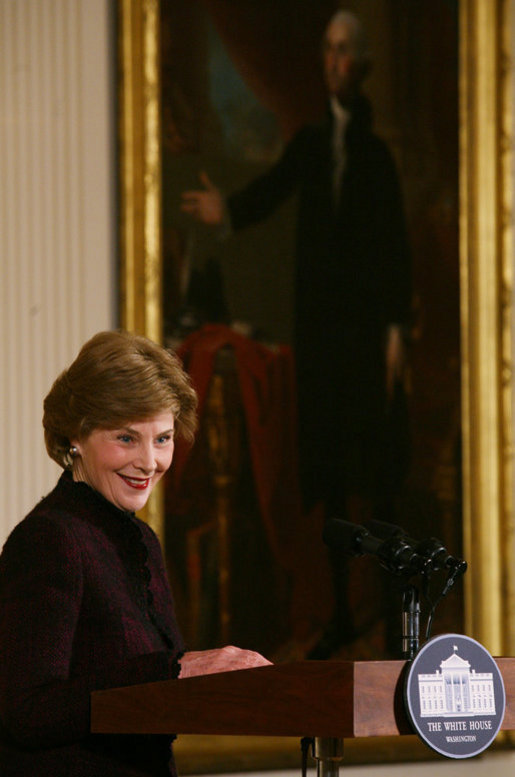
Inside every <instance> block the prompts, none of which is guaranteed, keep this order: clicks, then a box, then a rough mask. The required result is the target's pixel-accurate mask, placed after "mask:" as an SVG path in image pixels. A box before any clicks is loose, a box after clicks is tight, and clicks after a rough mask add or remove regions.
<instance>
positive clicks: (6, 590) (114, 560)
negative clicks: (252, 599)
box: [0, 472, 183, 777]
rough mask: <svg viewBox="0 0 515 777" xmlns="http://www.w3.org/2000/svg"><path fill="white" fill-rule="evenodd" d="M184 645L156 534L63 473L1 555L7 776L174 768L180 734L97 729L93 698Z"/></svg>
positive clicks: (2, 741) (169, 666)
mask: <svg viewBox="0 0 515 777" xmlns="http://www.w3.org/2000/svg"><path fill="white" fill-rule="evenodd" d="M182 650H183V643H182V639H181V636H180V633H179V631H178V628H177V625H176V622H175V618H174V609H173V602H172V598H171V594H170V589H169V586H168V582H167V578H166V574H165V570H164V566H163V560H162V555H161V550H160V546H159V543H158V540H157V538H156V537H155V535H154V533H153V532H152V531H151V529H150V528H149V527H148V526H147V525H146V524H144V523H143V522H141V521H139V520H138V519H136V518H135V517H134V516H133V515H132V514H130V513H125V512H123V511H121V510H118V509H117V508H116V507H115V506H114V505H112V504H111V503H110V502H108V501H107V500H105V499H104V498H103V497H102V496H101V495H100V494H98V493H97V492H95V491H93V490H92V489H91V488H89V486H87V485H86V484H84V483H74V482H73V480H72V478H71V475H70V473H68V472H66V473H64V474H63V475H62V477H61V479H60V480H59V482H58V484H57V486H56V488H55V489H54V490H53V491H52V492H51V493H50V494H49V495H48V496H47V497H46V498H44V499H43V500H42V501H41V502H40V503H39V504H38V505H37V506H36V507H35V508H34V509H33V510H32V512H31V513H30V514H29V515H28V516H27V517H26V518H25V519H24V520H23V521H22V522H21V523H20V524H18V526H17V527H16V528H15V529H14V531H13V532H12V534H11V535H10V537H9V538H8V540H7V542H6V544H5V546H4V549H3V552H2V555H1V556H0V656H1V658H0V722H1V730H0V735H1V738H0V774H2V777H4V776H7V775H23V776H24V777H29V775H30V777H40V776H42V775H49V776H50V775H52V777H59V776H60V775H67V776H68V775H69V777H79V775H80V776H82V775H84V777H86V775H88V777H91V776H92V775H106V777H107V776H108V775H109V776H111V775H112V776H113V777H115V776H120V777H121V776H122V775H124V776H127V777H128V776H129V775H133V776H134V777H136V775H149V774H151V775H163V776H164V775H169V774H170V773H171V770H173V764H172V763H171V759H170V738H169V737H129V736H120V737H116V736H114V737H112V736H91V735H89V733H88V732H89V724H90V720H89V714H90V693H91V691H93V690H97V689H104V688H109V687H116V686H122V685H131V684H135V683H142V682H150V681H154V680H162V679H168V678H170V677H174V676H177V675H178V673H179V669H180V666H179V664H178V658H179V656H180V653H181V652H182ZM169 761H170V763H169Z"/></svg>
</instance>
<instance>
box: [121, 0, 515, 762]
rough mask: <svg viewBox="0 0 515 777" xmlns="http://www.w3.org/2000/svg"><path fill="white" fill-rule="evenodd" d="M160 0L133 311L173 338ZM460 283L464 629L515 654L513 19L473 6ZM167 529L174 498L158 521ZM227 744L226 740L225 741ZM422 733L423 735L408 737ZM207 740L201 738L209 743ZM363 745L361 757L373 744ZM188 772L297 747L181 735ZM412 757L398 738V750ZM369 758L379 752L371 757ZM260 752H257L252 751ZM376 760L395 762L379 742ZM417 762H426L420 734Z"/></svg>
mask: <svg viewBox="0 0 515 777" xmlns="http://www.w3.org/2000/svg"><path fill="white" fill-rule="evenodd" d="M159 12H160V5H159V0H119V19H118V22H119V92H118V94H119V116H120V122H119V129H120V133H119V159H120V166H119V170H120V258H121V262H120V316H121V325H122V326H123V327H125V328H127V329H130V330H133V331H137V332H140V333H142V334H146V335H147V336H149V337H151V338H153V339H155V340H157V341H159V340H160V339H161V277H162V267H161V189H160V173H161V170H160V164H161V149H160V137H161V136H160V92H159V15H160V13H159ZM459 17H460V46H459V49H460V51H459V57H460V63H459V72H460V75H459V94H460V138H459V144H460V281H461V346H462V348H461V352H462V357H461V358H462V362H461V376H462V377H461V386H462V455H463V540H464V545H463V547H464V557H465V558H466V559H467V561H468V563H469V569H468V572H467V574H466V576H465V626H466V633H467V634H468V635H469V636H472V637H474V638H475V639H478V640H479V641H480V642H481V643H482V644H483V645H485V647H487V648H488V649H489V650H490V651H491V652H492V653H493V654H494V655H515V563H514V561H515V523H514V517H513V488H514V485H515V482H514V476H513V430H512V426H513V411H512V405H513V388H512V373H513V342H512V327H513V277H512V276H513V267H512V265H513V191H512V188H513V184H512V179H513V110H512V102H513V61H512V50H513V41H512V35H513V29H514V25H513V18H512V4H511V3H510V2H508V0H460V2H459ZM145 517H146V518H147V520H148V521H149V523H151V525H152V526H153V527H154V528H155V529H156V531H157V533H158V534H159V535H160V536H161V537H162V536H163V507H162V498H161V496H160V495H159V494H158V495H157V496H156V497H155V498H154V499H153V500H152V502H151V504H150V506H149V507H148V509H147V514H146V516H145ZM223 739H224V738H222V740H223ZM407 739H409V740H411V738H407ZM201 740H202V741H201ZM366 750H367V748H366V743H365V745H364V747H361V745H360V743H357V742H356V743H352V746H351V748H350V751H349V752H350V757H351V759H352V758H353V756H352V754H353V753H358V756H357V757H358V758H359V759H360V760H362V756H361V755H360V753H361V754H362V753H363V752H364V751H366ZM181 751H182V753H183V754H185V756H187V757H185V762H187V764H186V763H185V765H184V766H183V765H182V764H181V770H182V772H183V773H185V772H186V771H195V770H197V771H198V770H202V771H218V770H220V769H224V770H230V769H231V768H234V769H242V768H249V767H250V768H265V767H266V766H267V765H273V766H276V767H277V766H291V765H295V764H296V763H297V762H298V758H299V756H298V746H296V745H295V743H293V744H292V743H285V742H284V741H282V742H279V741H277V742H272V743H270V742H266V743H264V742H262V741H260V742H259V744H256V742H254V741H253V742H249V741H248V740H247V739H245V741H242V739H241V738H237V740H236V742H228V740H225V741H223V742H222V741H221V740H220V739H213V738H200V739H196V740H195V743H194V745H191V741H190V739H189V738H185V742H184V743H183V741H182V738H181V742H180V743H179V754H180V753H181ZM395 751H396V752H395V757H399V743H398V742H397V743H396V746H395ZM368 752H369V751H368ZM252 753H253V755H252ZM374 753H375V756H374V758H373V759H371V757H370V752H369V757H368V760H377V758H379V760H388V759H389V758H390V757H393V753H392V748H391V747H390V745H389V743H388V742H385V743H384V744H383V745H381V746H380V745H379V743H377V742H375V743H374ZM403 755H404V757H405V758H406V757H420V749H418V746H417V745H416V744H414V743H413V742H411V743H410V744H409V745H405V747H404V748H403Z"/></svg>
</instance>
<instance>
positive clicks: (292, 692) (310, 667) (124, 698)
mask: <svg viewBox="0 0 515 777" xmlns="http://www.w3.org/2000/svg"><path fill="white" fill-rule="evenodd" d="M497 664H498V666H499V669H500V671H501V674H502V675H503V679H504V684H505V688H506V714H505V717H504V722H503V725H502V728H503V729H515V658H499V659H497ZM405 668H406V662H404V661H298V662H295V663H291V664H276V665H274V666H264V667H259V668H256V669H245V670H238V671H234V672H223V673H221V674H212V675H202V676H199V677H190V678H185V679H182V680H181V679H177V680H165V681H162V682H155V683H145V684H143V685H132V686H128V687H125V688H116V689H111V690H107V691H95V692H94V693H93V694H92V695H91V731H92V732H93V733H120V734H121V733H125V734H138V733H139V734H164V733H176V734H213V735H239V734H241V735H248V736H294V737H302V736H317V737H335V738H351V737H371V736H398V735H400V734H412V733H413V729H412V728H411V726H410V724H409V722H408V719H407V716H406V713H405V710H404V701H403V687H404V674H405Z"/></svg>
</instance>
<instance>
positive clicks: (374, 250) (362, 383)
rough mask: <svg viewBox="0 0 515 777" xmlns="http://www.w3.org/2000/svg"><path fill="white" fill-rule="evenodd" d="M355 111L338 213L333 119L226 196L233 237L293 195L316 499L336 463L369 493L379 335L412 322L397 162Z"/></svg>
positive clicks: (377, 412) (378, 410) (301, 355)
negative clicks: (243, 185) (296, 199)
mask: <svg viewBox="0 0 515 777" xmlns="http://www.w3.org/2000/svg"><path fill="white" fill-rule="evenodd" d="M350 113H351V115H350V121H349V124H348V126H347V130H346V133H345V138H344V141H343V142H344V152H345V159H346V163H345V168H344V173H343V175H342V178H341V187H340V192H339V198H338V204H337V205H335V202H334V200H335V198H334V196H333V183H332V176H333V161H332V160H333V148H332V135H333V118H332V115H331V114H328V117H327V119H326V120H325V121H324V122H322V123H321V124H319V125H313V126H306V127H304V128H302V129H301V130H300V131H299V132H298V133H297V134H296V135H295V137H294V138H293V139H292V140H291V141H290V142H289V143H288V145H287V146H286V148H285V150H284V153H283V155H282V156H281V158H280V159H279V161H278V162H277V163H276V164H275V165H274V166H273V167H272V168H271V169H270V170H269V171H268V172H267V173H266V174H264V175H263V176H260V177H259V178H258V179H256V180H254V181H252V182H251V183H250V184H249V185H248V186H247V187H246V188H245V189H243V190H241V191H239V192H236V193H234V194H233V195H231V196H230V197H229V198H228V209H229V214H230V218H231V222H232V226H233V228H234V229H235V230H239V229H242V228H244V227H246V226H247V225H249V224H252V223H255V222H258V221H260V220H261V219H264V218H266V217H267V216H268V215H269V214H270V213H272V212H273V211H274V210H275V208H276V207H277V206H278V205H279V204H280V203H281V202H282V201H283V200H284V199H286V198H287V197H289V196H290V195H292V194H293V193H296V194H297V196H298V215H297V230H296V277H295V335H294V337H295V341H294V350H295V356H296V361H297V374H298V380H297V385H298V390H299V426H300V445H301V466H302V481H303V486H304V488H305V490H306V484H307V481H308V480H309V479H313V478H314V479H315V480H318V481H319V484H318V485H317V484H316V483H314V484H313V490H314V492H315V493H314V498H316V497H318V496H320V495H321V494H323V492H324V490H325V485H323V484H322V482H321V481H322V480H323V479H324V478H326V475H327V473H328V472H329V469H330V468H333V469H334V467H335V464H336V470H335V479H336V480H337V481H338V482H339V483H341V484H342V485H343V484H344V483H345V482H347V485H348V490H350V491H353V492H354V491H358V492H359V491H361V492H370V490H371V489H373V488H375V487H376V486H375V484H376V483H377V477H378V473H377V470H378V466H379V462H380V461H381V460H384V455H385V453H384V446H382V444H380V441H381V440H383V439H384V434H383V427H384V424H385V407H386V404H387V403H386V397H385V373H384V369H385V365H384V338H385V331H386V327H387V326H388V325H389V324H399V325H401V326H403V325H406V324H408V323H409V320H410V306H411V272H410V253H409V249H408V241H407V235H406V225H405V219H404V212H403V204H402V197H401V190H400V185H399V180H398V175H397V172H396V168H395V164H394V161H393V158H392V155H391V153H390V151H389V150H388V148H387V146H386V144H385V143H384V142H383V141H382V140H381V139H380V138H379V137H378V136H377V135H375V134H374V132H373V131H372V123H371V111H370V106H369V104H368V102H367V101H366V100H365V98H362V97H358V98H357V99H356V101H355V103H354V104H353V105H352V106H350ZM317 471H318V474H317ZM308 490H309V489H308Z"/></svg>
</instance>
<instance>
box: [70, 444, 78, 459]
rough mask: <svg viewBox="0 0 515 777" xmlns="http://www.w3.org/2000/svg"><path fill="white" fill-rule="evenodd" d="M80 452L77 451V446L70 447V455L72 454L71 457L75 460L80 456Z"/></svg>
mask: <svg viewBox="0 0 515 777" xmlns="http://www.w3.org/2000/svg"><path fill="white" fill-rule="evenodd" d="M78 452H79V451H78V450H77V448H76V446H75V445H70V450H69V454H70V456H71V457H72V459H74V458H75V456H76V455H77V454H78Z"/></svg>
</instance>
